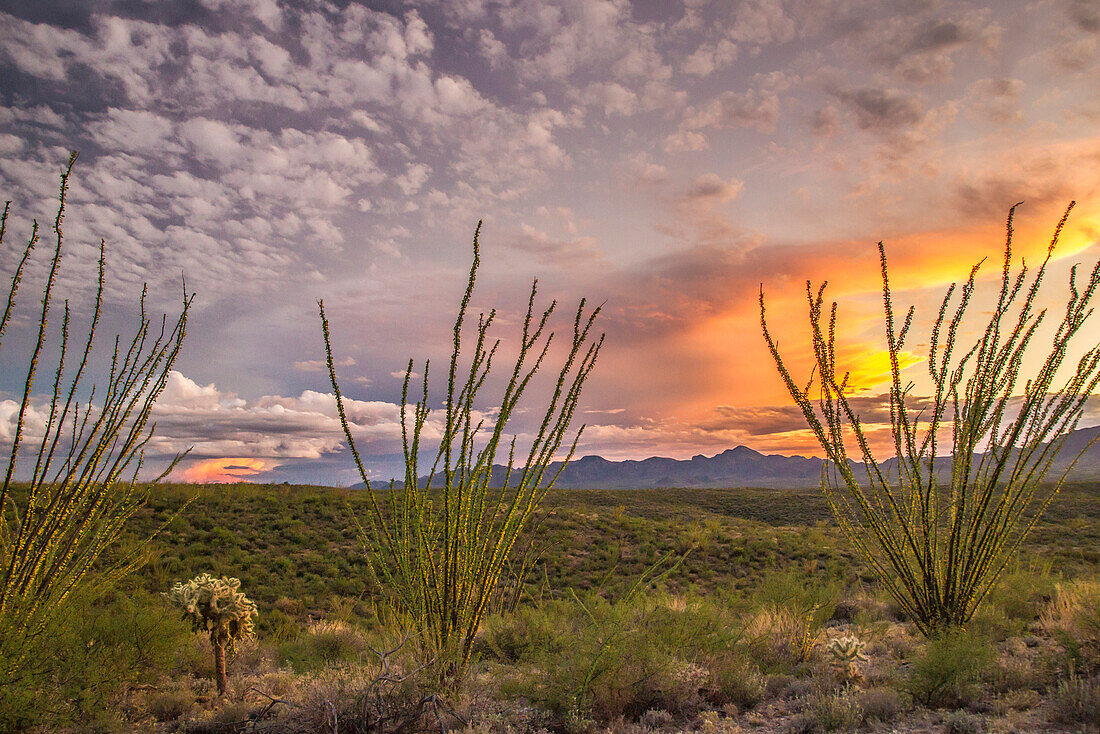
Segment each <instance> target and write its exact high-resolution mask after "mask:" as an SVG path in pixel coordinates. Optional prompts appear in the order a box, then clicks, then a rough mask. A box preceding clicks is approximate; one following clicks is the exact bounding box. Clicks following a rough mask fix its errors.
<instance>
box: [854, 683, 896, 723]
mask: <svg viewBox="0 0 1100 734" xmlns="http://www.w3.org/2000/svg"><path fill="white" fill-rule="evenodd" d="M859 706H860V708H861V709H863V718H864V719H865V720H867V721H877V722H881V723H883V724H889V723H890V722H892V721H893V720H894V719H896V718H897V717H898V714H900V713H901V712H902V710H903V708H904V704H903V702H902V700H901V695H900V694H899V693H898V692H897V691H896V690H894V689H893V688H887V687H885V686H876V687H874V688H868V689H867V690H865V691H863V692H862V693H860V694H859Z"/></svg>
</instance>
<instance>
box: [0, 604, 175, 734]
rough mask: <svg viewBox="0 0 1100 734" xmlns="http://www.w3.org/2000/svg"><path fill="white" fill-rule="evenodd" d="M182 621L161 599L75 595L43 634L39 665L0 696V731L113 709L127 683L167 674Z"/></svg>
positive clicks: (86, 719)
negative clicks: (65, 610) (93, 597)
mask: <svg viewBox="0 0 1100 734" xmlns="http://www.w3.org/2000/svg"><path fill="white" fill-rule="evenodd" d="M188 637H189V633H188V630H187V627H186V626H185V625H184V624H183V623H182V622H181V621H179V620H178V619H177V618H176V616H175V615H174V614H172V613H171V610H169V609H168V608H167V607H166V605H165V604H164V603H163V602H162V600H161V599H159V598H157V597H154V596H151V595H149V594H147V593H143V592H136V593H121V592H112V593H110V594H108V595H106V596H105V597H103V598H101V599H99V600H97V601H96V602H94V603H92V602H88V601H86V600H83V599H76V600H74V605H73V607H72V608H71V610H70V611H69V612H68V613H66V614H64V615H62V616H60V617H58V618H57V619H56V620H54V622H53V623H52V624H51V625H50V626H49V627H48V628H47V632H46V634H45V635H43V637H42V643H43V644H42V647H40V648H39V650H38V658H39V660H41V661H42V665H41V666H40V667H38V668H36V669H34V670H32V671H31V673H30V675H28V676H27V677H25V678H24V679H23V680H21V681H20V682H19V683H18V684H14V685H11V686H6V687H5V689H4V695H3V696H0V731H9V730H10V731H18V730H20V729H24V728H29V727H31V726H36V725H39V726H40V725H48V726H50V727H54V728H56V727H61V726H64V725H70V724H88V723H92V722H97V721H103V720H104V718H105V717H106V718H107V719H111V718H112V717H113V713H112V711H113V710H114V708H115V707H114V704H115V703H116V702H117V701H118V699H119V698H120V696H121V695H122V694H123V692H124V691H125V689H126V688H127V687H128V686H133V685H136V684H139V683H145V682H149V681H152V680H156V679H157V678H158V677H160V676H162V675H166V674H169V673H170V672H171V671H172V669H173V667H174V664H175V659H176V658H175V656H176V651H177V650H178V649H179V647H180V646H181V645H182V644H184V642H185V641H186V640H187V638H188Z"/></svg>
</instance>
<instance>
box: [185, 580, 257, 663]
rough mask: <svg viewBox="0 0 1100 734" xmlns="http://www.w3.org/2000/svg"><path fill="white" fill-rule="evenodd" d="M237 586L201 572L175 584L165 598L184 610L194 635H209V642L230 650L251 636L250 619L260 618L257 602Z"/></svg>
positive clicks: (233, 581) (236, 582) (232, 581)
mask: <svg viewBox="0 0 1100 734" xmlns="http://www.w3.org/2000/svg"><path fill="white" fill-rule="evenodd" d="M240 586H241V582H240V581H239V580H238V579H234V578H229V577H226V576H222V577H221V578H214V577H213V576H211V575H210V574H208V573H204V574H202V575H201V576H196V577H195V578H193V579H191V580H190V581H185V582H181V583H178V584H176V585H175V586H173V587H172V590H171V591H169V592H168V594H167V595H166V596H167V597H168V599H169V601H171V602H172V603H173V604H175V605H176V606H178V607H180V608H181V609H182V610H183V616H184V618H186V619H188V620H190V622H191V626H192V627H193V628H194V629H195V631H196V632H199V631H205V632H209V633H210V640H211V641H212V642H214V643H215V644H224V643H228V644H229V646H230V648H233V647H234V646H235V645H236V642H237V641H238V640H242V639H245V638H247V637H251V636H252V635H253V633H254V629H253V625H252V618H253V617H256V616H259V612H258V611H257V610H256V603H255V602H253V601H252V600H251V599H249V598H248V597H247V596H245V595H244V594H243V593H241V592H240V591H239V589H240Z"/></svg>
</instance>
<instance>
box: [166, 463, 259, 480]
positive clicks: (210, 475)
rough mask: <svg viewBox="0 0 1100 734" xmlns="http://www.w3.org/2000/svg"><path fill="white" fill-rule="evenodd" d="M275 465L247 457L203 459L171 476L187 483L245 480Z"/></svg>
mask: <svg viewBox="0 0 1100 734" xmlns="http://www.w3.org/2000/svg"><path fill="white" fill-rule="evenodd" d="M276 466H277V464H276V463H275V462H272V461H266V460H264V459H252V458H248V457H238V458H222V459H204V460H202V461H198V462H196V463H194V464H191V465H190V466H188V467H187V468H186V469H183V470H182V471H176V472H173V473H172V477H171V478H172V480H173V481H178V482H186V483H188V484H224V483H232V482H247V481H250V480H253V479H255V478H256V477H257V476H259V475H260V474H262V473H263V472H265V471H270V470H271V469H274V468H275V467H276Z"/></svg>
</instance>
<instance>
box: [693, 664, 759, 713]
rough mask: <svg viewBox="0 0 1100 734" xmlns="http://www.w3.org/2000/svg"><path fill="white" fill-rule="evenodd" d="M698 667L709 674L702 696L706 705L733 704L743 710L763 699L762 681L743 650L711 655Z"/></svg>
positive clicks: (756, 668)
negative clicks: (701, 667)
mask: <svg viewBox="0 0 1100 734" xmlns="http://www.w3.org/2000/svg"><path fill="white" fill-rule="evenodd" d="M701 665H702V666H703V668H704V669H706V671H707V672H708V673H709V677H708V679H707V683H706V687H705V688H704V690H703V695H704V698H705V699H706V701H707V703H709V704H710V705H712V706H718V707H720V708H722V707H726V706H729V705H730V704H733V705H734V706H736V707H737V708H738V709H740V710H744V709H751V708H752V707H753V706H755V705H756V704H758V703H760V702H761V701H762V700H764V697H765V693H766V679H765V678H764V675H763V674H762V673H761V672H760V668H759V667H758V666H757V665H756V663H755V662H754V661H753V660H751V659H750V658H749V656H748V655H746V654H745V652H744V651H740V650H730V651H723V652H717V653H712V654H710V655H707V656H705V657H704V658H703V659H702V660H701Z"/></svg>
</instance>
